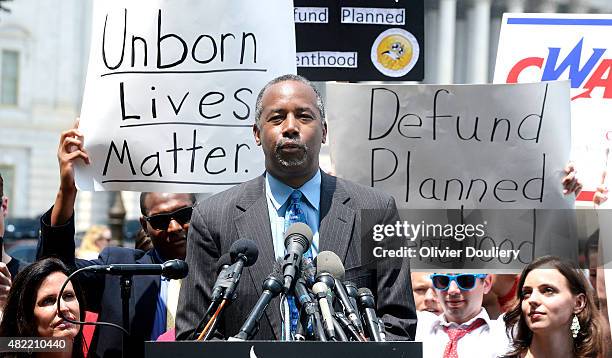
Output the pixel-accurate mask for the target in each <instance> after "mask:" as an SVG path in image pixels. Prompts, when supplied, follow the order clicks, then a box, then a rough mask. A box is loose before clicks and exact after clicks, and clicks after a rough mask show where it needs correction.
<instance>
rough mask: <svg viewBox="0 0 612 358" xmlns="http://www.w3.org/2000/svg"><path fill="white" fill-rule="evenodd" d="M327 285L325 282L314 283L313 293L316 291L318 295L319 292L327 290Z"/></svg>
mask: <svg viewBox="0 0 612 358" xmlns="http://www.w3.org/2000/svg"><path fill="white" fill-rule="evenodd" d="M327 288H328V287H327V285H326V284H324V283H323V282H317V283H315V284H314V285H312V293H314V294H315V295H318V294H319V293H322V292H327Z"/></svg>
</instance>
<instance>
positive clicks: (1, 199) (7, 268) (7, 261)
mask: <svg viewBox="0 0 612 358" xmlns="http://www.w3.org/2000/svg"><path fill="white" fill-rule="evenodd" d="M8 210H9V199H8V198H7V197H6V196H4V179H2V173H0V321H2V309H3V308H4V305H5V304H6V299H7V298H8V293H9V291H10V290H11V284H12V278H13V277H15V275H17V273H18V272H19V271H21V270H22V269H23V268H24V267H25V266H26V263H25V262H23V261H21V260H18V259H16V258H14V257H11V256H10V255H9V254H7V253H6V251H5V250H4V239H3V236H4V219H5V218H6V216H7V215H8Z"/></svg>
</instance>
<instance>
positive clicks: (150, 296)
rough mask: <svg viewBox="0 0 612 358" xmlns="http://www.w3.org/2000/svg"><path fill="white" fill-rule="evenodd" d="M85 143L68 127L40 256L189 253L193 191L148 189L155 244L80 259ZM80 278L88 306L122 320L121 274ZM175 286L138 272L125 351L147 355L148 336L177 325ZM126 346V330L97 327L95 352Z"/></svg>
mask: <svg viewBox="0 0 612 358" xmlns="http://www.w3.org/2000/svg"><path fill="white" fill-rule="evenodd" d="M82 144H83V137H82V134H81V132H80V131H79V130H78V129H76V126H75V128H72V129H71V130H68V131H66V132H64V133H62V137H61V140H60V147H59V149H58V160H59V164H60V179H61V180H60V189H59V191H58V194H57V197H56V200H55V205H54V206H53V208H51V209H50V210H49V211H47V213H45V214H44V215H43V217H42V218H41V239H40V241H39V245H38V253H37V256H38V258H42V257H46V256H57V257H59V258H60V259H61V260H62V261H64V262H65V263H66V264H68V265H70V266H73V267H76V268H81V267H86V266H91V265H108V264H160V263H163V262H164V261H166V260H170V259H184V258H185V246H186V237H187V230H188V229H189V219H190V217H191V211H192V207H193V205H194V204H195V197H194V195H193V194H169V193H142V194H141V197H140V208H141V212H142V217H141V219H140V222H141V225H142V227H143V229H144V231H145V232H146V233H147V235H148V236H149V237H150V238H151V241H152V243H153V249H151V250H149V251H141V250H136V249H131V248H122V247H107V248H106V249H104V250H103V251H102V252H101V253H100V256H99V258H98V259H96V260H80V259H75V255H74V249H75V243H74V233H75V231H74V203H75V199H76V193H77V189H76V186H75V184H74V169H73V165H74V162H75V161H76V160H83V161H84V162H85V163H89V157H88V156H87V153H86V152H85V150H84V149H83V147H82ZM78 278H79V283H80V284H81V286H82V287H83V292H84V295H85V303H84V305H85V307H84V308H83V307H82V309H85V310H88V311H93V312H96V313H98V321H99V322H111V323H115V324H118V325H122V307H121V290H120V284H119V277H118V276H111V275H101V274H93V273H85V274H83V275H81V276H78ZM162 287H163V288H164V289H162ZM172 287H173V283H171V282H168V281H165V280H162V279H161V277H160V276H157V275H147V276H134V278H133V283H132V292H131V297H130V335H131V341H130V345H129V351H128V352H124V353H125V354H124V356H125V357H141V356H143V355H144V341H146V340H154V339H156V338H157V336H159V334H161V333H163V332H165V331H166V330H167V329H168V328H169V327H171V326H173V322H172V321H173V319H174V315H175V312H173V311H174V308H172V307H171V303H170V302H172V300H171V299H170V297H171V296H172V295H171V293H170V292H171V291H172ZM176 291H178V286H177V289H176ZM174 302H176V300H174ZM121 349H122V333H121V331H120V330H118V329H116V328H113V327H108V326H100V327H97V329H96V330H95V332H94V336H93V338H92V342H91V345H90V348H89V356H91V357H120V356H121Z"/></svg>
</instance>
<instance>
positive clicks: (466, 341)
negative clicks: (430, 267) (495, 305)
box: [416, 273, 509, 358]
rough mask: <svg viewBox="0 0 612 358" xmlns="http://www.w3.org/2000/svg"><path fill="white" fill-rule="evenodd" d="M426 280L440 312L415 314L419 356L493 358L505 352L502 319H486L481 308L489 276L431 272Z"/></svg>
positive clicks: (488, 283) (487, 289) (490, 286)
mask: <svg viewBox="0 0 612 358" xmlns="http://www.w3.org/2000/svg"><path fill="white" fill-rule="evenodd" d="M430 279H431V283H432V286H433V288H434V290H435V291H436V295H437V297H438V301H439V302H440V305H441V306H442V309H443V312H442V313H441V314H440V315H435V314H433V313H431V312H421V313H420V314H419V322H418V326H417V334H416V340H417V341H422V342H423V357H425V358H449V357H464V358H468V357H491V358H493V357H498V356H500V355H503V354H504V353H506V352H507V351H508V344H509V342H508V338H507V336H506V333H505V325H504V322H503V319H502V318H499V319H497V320H492V319H490V318H489V315H488V314H487V311H486V310H485V309H484V308H483V307H482V302H483V297H484V295H485V294H487V293H488V292H489V291H490V290H491V288H492V280H491V276H490V275H487V274H474V273H458V274H442V273H435V274H432V275H431V276H430Z"/></svg>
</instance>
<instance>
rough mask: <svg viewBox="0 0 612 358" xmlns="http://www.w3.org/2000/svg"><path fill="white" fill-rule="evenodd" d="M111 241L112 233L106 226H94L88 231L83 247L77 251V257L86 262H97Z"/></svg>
mask: <svg viewBox="0 0 612 358" xmlns="http://www.w3.org/2000/svg"><path fill="white" fill-rule="evenodd" d="M110 240H111V231H110V229H109V228H108V227H107V226H105V225H94V226H92V227H90V228H89V230H87V232H86V233H85V236H83V239H82V240H81V246H79V248H78V249H77V250H76V257H77V258H79V259H85V260H95V259H97V258H98V255H99V254H100V252H102V250H104V248H105V247H106V246H108V244H109V243H110Z"/></svg>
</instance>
